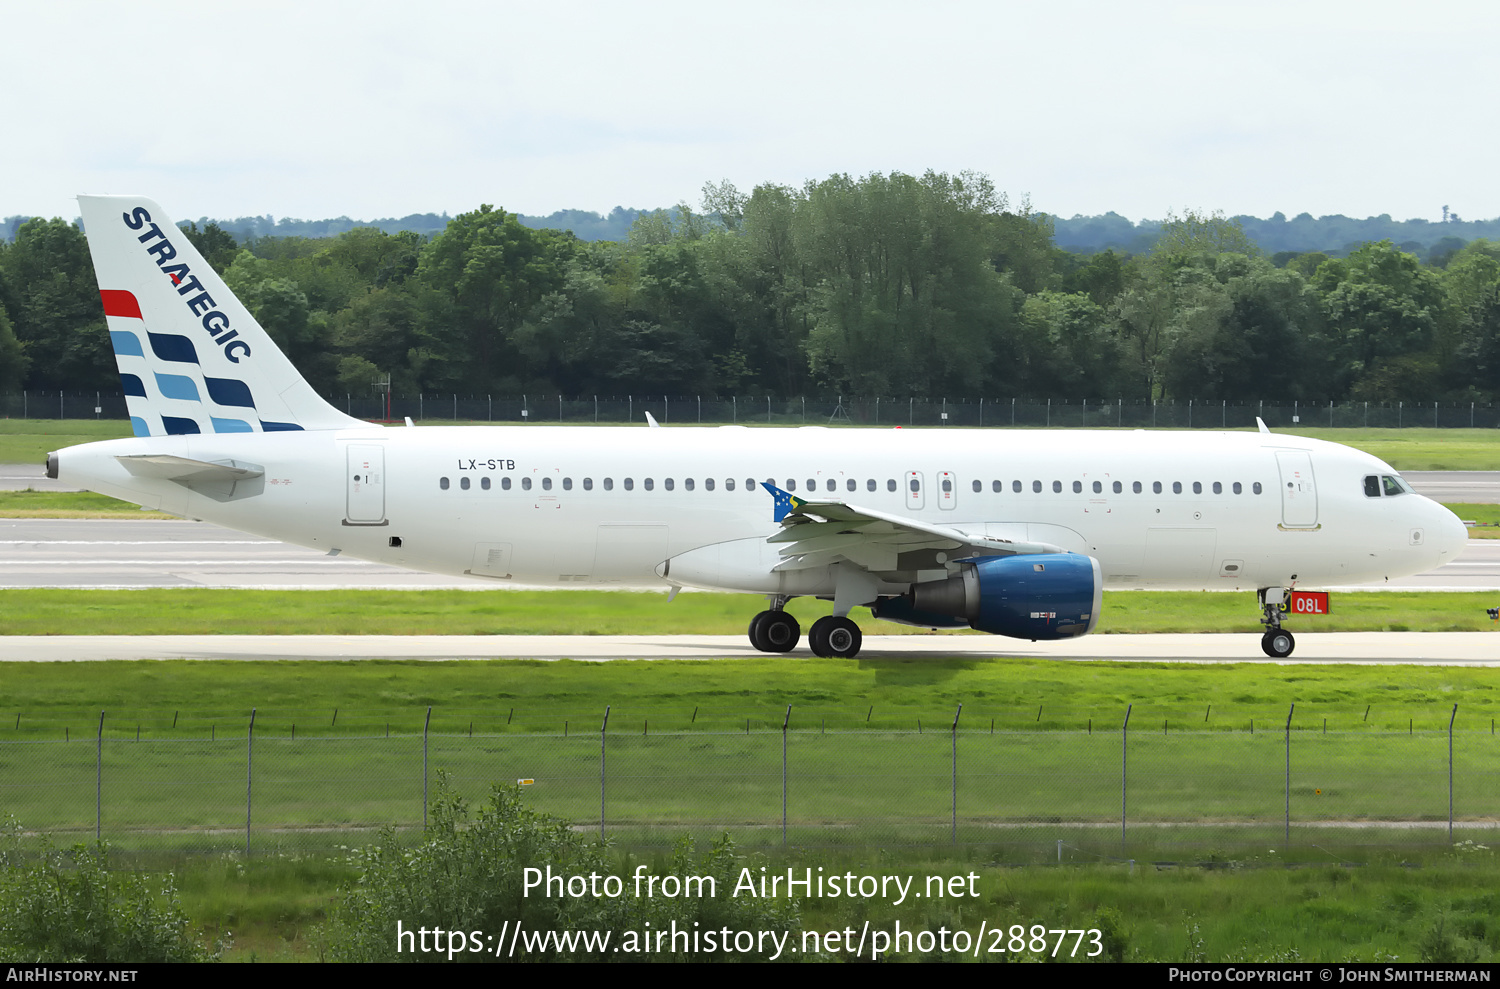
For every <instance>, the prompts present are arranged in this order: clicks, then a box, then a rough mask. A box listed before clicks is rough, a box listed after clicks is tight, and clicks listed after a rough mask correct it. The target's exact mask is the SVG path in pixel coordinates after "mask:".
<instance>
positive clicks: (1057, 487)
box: [912, 481, 1262, 494]
mask: <svg viewBox="0 0 1500 989" xmlns="http://www.w3.org/2000/svg"><path fill="white" fill-rule="evenodd" d="M943 483H944V485H945V487H944V489H943V490H945V491H946V490H948V489H947V487H946V484H947V482H946V481H945V482H943ZM1192 488H1193V494H1202V493H1203V482H1202V481H1194V482H1193V484H1192ZM1010 489H1011V490H1012V491H1014V492H1017V493H1019V492H1020V491H1022V490H1023V484H1022V482H1020V481H1011V482H1010ZM1062 489H1063V482H1061V481H1053V482H1052V491H1053V493H1055V494H1061V493H1062ZM1209 489H1210V490H1211V491H1213V493H1214V494H1223V493H1224V484H1223V482H1221V481H1214V482H1213V483H1212V484H1211V485H1209ZM912 490H913V491H915V490H916V488H912ZM983 490H984V482H983V481H975V482H974V492H975V494H978V493H979V492H981V491H983ZM990 490H992V491H994V492H995V493H996V494H999V493H1000V492H1002V491H1004V490H1005V482H1004V481H991V482H990ZM1031 490H1032V491H1033V492H1035V493H1037V494H1041V492H1042V482H1041V481H1032V482H1031ZM1110 490H1111V491H1113V492H1114V493H1115V494H1123V493H1124V492H1125V485H1124V482H1122V481H1114V482H1113V483H1112V484H1111V485H1110ZM1130 490H1131V492H1132V493H1134V494H1141V493H1142V492H1143V491H1144V490H1145V487H1144V485H1143V484H1142V483H1141V482H1140V481H1132V482H1131V485H1130ZM1229 490H1231V491H1233V492H1234V493H1235V494H1244V493H1245V488H1244V485H1242V484H1240V482H1239V481H1235V482H1234V483H1233V484H1231V485H1230V486H1229ZM1250 490H1251V491H1252V492H1254V493H1255V494H1260V493H1261V490H1262V489H1261V486H1260V482H1259V481H1256V482H1254V483H1253V484H1251V485H1250ZM1093 492H1094V494H1103V493H1104V482H1103V481H1095V482H1094V483H1093ZM1182 492H1183V486H1182V482H1181V481H1173V482H1172V493H1173V494H1182ZM1073 493H1074V494H1083V482H1082V481H1074V482H1073ZM1151 493H1152V494H1161V493H1162V482H1160V481H1152V482H1151Z"/></svg>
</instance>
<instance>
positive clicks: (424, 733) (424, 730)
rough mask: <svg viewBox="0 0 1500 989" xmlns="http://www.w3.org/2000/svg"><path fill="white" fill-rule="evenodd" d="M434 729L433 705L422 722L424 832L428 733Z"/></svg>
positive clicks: (428, 707)
mask: <svg viewBox="0 0 1500 989" xmlns="http://www.w3.org/2000/svg"><path fill="white" fill-rule="evenodd" d="M431 727H432V705H431V704H428V705H427V720H426V721H424V722H422V830H423V831H426V830H427V779H428V774H427V731H428V729H430V728H431Z"/></svg>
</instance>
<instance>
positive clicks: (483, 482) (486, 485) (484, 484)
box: [479, 477, 490, 491]
mask: <svg viewBox="0 0 1500 989" xmlns="http://www.w3.org/2000/svg"><path fill="white" fill-rule="evenodd" d="M479 486H480V487H481V488H482V489H484V490H485V491H488V490H489V489H490V479H489V478H487V477H481V478H480V479H479Z"/></svg>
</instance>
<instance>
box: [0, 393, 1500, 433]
mask: <svg viewBox="0 0 1500 989" xmlns="http://www.w3.org/2000/svg"><path fill="white" fill-rule="evenodd" d="M325 397H326V398H327V399H328V400H329V402H331V403H332V404H334V405H336V406H338V407H339V408H341V409H343V410H344V411H345V412H347V413H348V414H349V415H352V416H354V417H355V418H359V419H369V420H371V421H377V422H379V421H391V422H400V421H402V420H403V419H405V418H407V417H410V418H411V419H413V420H414V421H418V422H421V421H425V420H438V421H444V422H448V421H452V422H489V423H505V424H511V425H514V424H521V423H538V424H557V423H563V424H568V425H585V424H595V423H598V424H610V423H614V424H621V423H635V424H639V423H643V422H645V417H646V413H648V412H649V413H650V414H651V415H652V416H653V417H654V418H655V419H656V420H657V421H658V422H660V423H663V424H666V425H670V424H679V425H683V424H700V423H701V424H705V425H724V424H735V423H740V424H744V425H775V426H818V425H840V424H845V425H859V426H965V427H977V426H984V427H989V426H1002V427H1004V426H1024V427H1038V426H1040V427H1048V426H1052V427H1088V428H1106V427H1117V428H1133V429H1143V428H1172V429H1246V428H1250V429H1253V428H1255V420H1256V419H1257V418H1260V419H1262V420H1264V421H1265V423H1266V425H1268V426H1270V427H1272V428H1278V429H1286V428H1290V427H1293V426H1309V427H1312V426H1318V427H1330V428H1335V429H1349V428H1367V427H1379V428H1405V427H1414V426H1425V427H1437V428H1444V429H1450V428H1452V429H1457V428H1464V429H1468V428H1485V429H1491V428H1500V408H1497V407H1496V406H1495V405H1494V404H1493V403H1484V402H1385V403H1381V402H1345V403H1342V404H1336V403H1333V402H1325V403H1312V404H1304V403H1297V402H1293V403H1291V404H1283V403H1281V402H1263V401H1255V402H1241V403H1230V402H1198V401H1187V402H1147V401H1128V400H1124V399H1113V400H1108V399H1101V400H1093V399H1084V398H1070V399H1020V398H997V399H946V398H941V397H939V398H887V399H882V398H847V397H839V396H833V397H827V396H823V397H798V398H773V397H769V396H765V395H760V396H734V397H729V398H720V397H715V396H701V395H688V396H672V395H625V396H598V395H583V396H561V395H454V394H441V395H436V394H434V395H404V396H401V395H393V396H384V395H364V396H360V395H349V394H344V395H328V396H325ZM0 416H4V417H6V418H22V419H27V418H30V419H126V418H128V413H127V412H126V408H125V397H124V395H122V394H120V393H109V392H87V393H71V392H70V393H63V392H46V391H31V392H22V393H20V394H0Z"/></svg>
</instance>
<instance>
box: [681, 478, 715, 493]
mask: <svg viewBox="0 0 1500 989" xmlns="http://www.w3.org/2000/svg"><path fill="white" fill-rule="evenodd" d="M708 483H709V485H710V486H712V484H713V482H712V481H710V482H708ZM682 487H683V490H685V491H691V490H693V479H692V478H691V477H688V478H684V479H683V481H682Z"/></svg>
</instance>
